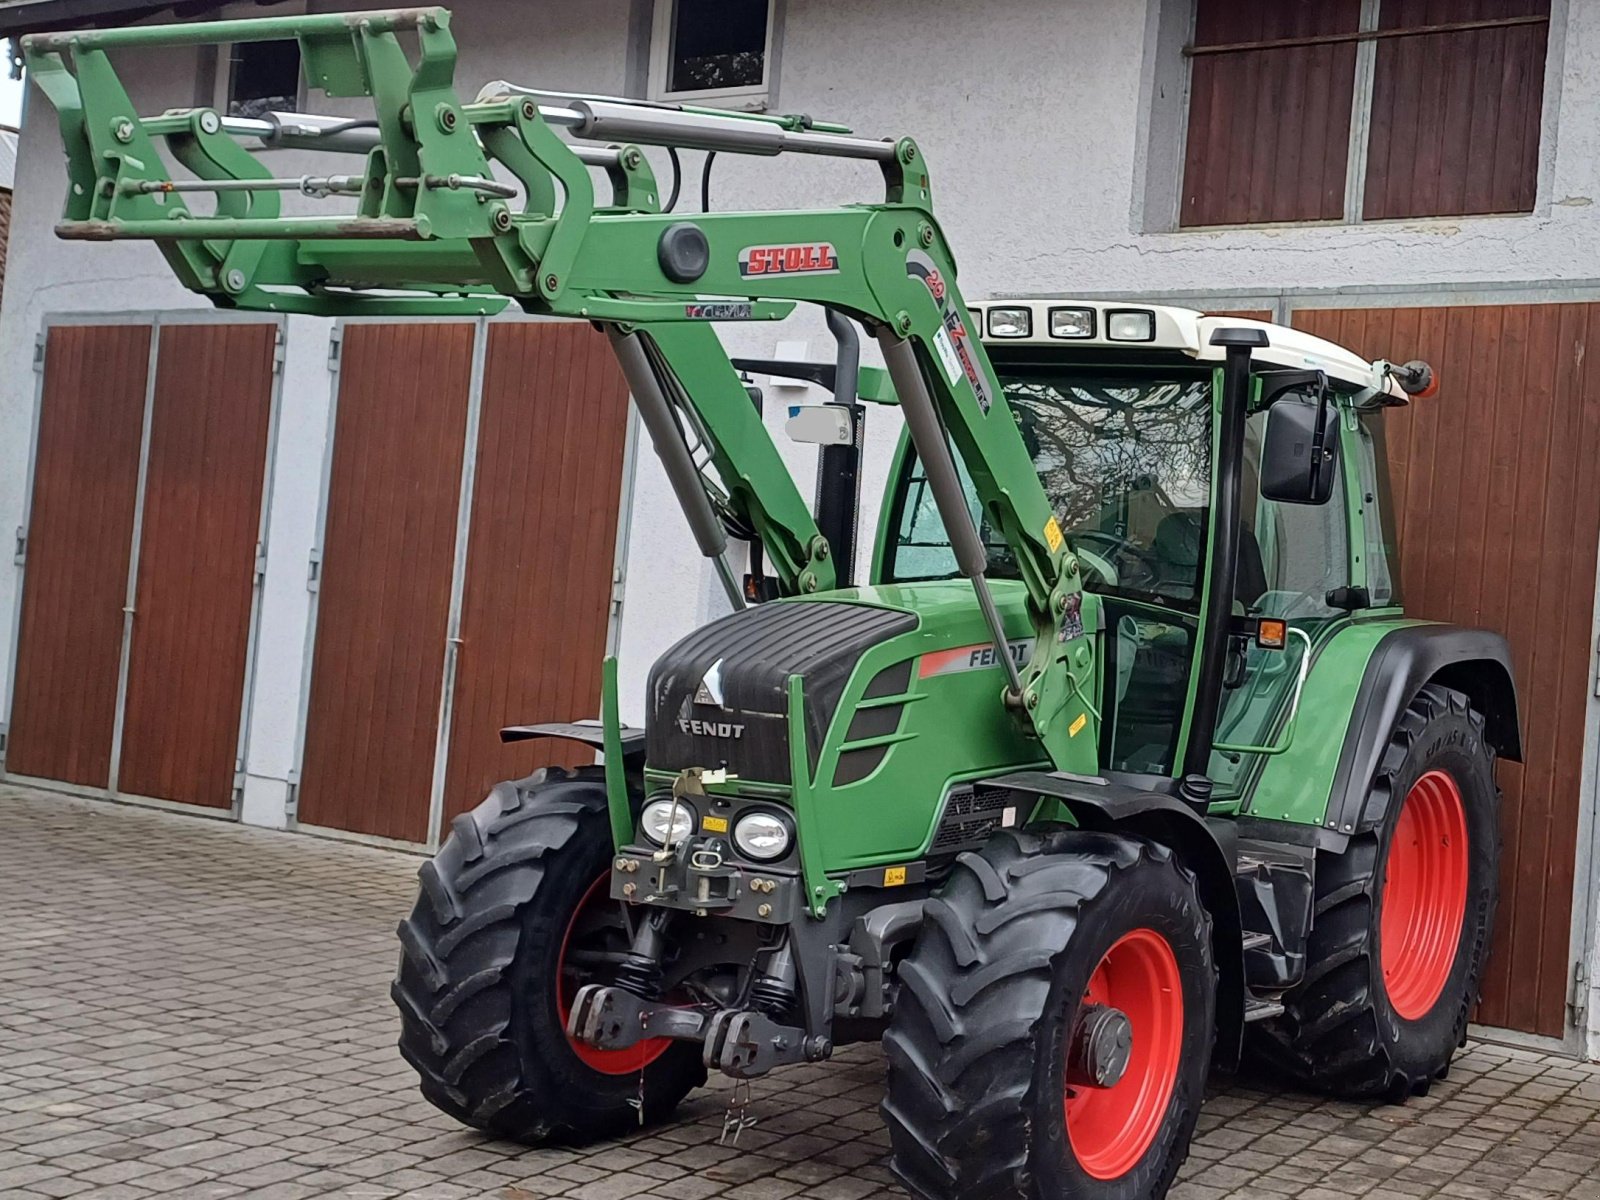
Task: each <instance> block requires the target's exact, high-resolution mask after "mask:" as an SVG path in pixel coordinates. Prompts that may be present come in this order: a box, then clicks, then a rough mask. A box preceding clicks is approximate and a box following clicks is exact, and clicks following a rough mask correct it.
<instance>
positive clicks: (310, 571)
mask: <svg viewBox="0 0 1600 1200" xmlns="http://www.w3.org/2000/svg"><path fill="white" fill-rule="evenodd" d="M321 585H322V551H321V550H313V551H312V552H311V564H310V566H309V567H308V568H307V569H306V591H308V592H314V591H316V590H317V588H319V587H320V586H321Z"/></svg>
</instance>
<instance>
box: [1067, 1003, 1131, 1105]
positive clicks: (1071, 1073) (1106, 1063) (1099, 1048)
mask: <svg viewBox="0 0 1600 1200" xmlns="http://www.w3.org/2000/svg"><path fill="white" fill-rule="evenodd" d="M1132 1054H1133V1023H1132V1022H1131V1021H1129V1020H1128V1014H1127V1013H1125V1012H1123V1011H1122V1010H1121V1009H1120V1008H1112V1007H1111V1006H1110V1005H1108V1004H1085V1005H1084V1006H1083V1008H1082V1009H1081V1010H1080V1011H1079V1013H1078V1021H1077V1024H1076V1025H1074V1026H1073V1029H1072V1041H1071V1044H1070V1045H1069V1046H1068V1047H1067V1083H1068V1084H1070V1085H1071V1086H1073V1087H1091V1088H1110V1087H1116V1086H1117V1084H1119V1083H1121V1082H1122V1077H1123V1075H1125V1074H1126V1073H1127V1070H1128V1060H1129V1059H1130V1058H1131V1057H1132Z"/></svg>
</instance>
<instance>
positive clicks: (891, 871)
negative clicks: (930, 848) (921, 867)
mask: <svg viewBox="0 0 1600 1200" xmlns="http://www.w3.org/2000/svg"><path fill="white" fill-rule="evenodd" d="M905 881H906V869H905V868H904V867H885V868H884V869H883V886H884V887H899V886H900V885H901V884H903V883H904V882H905Z"/></svg>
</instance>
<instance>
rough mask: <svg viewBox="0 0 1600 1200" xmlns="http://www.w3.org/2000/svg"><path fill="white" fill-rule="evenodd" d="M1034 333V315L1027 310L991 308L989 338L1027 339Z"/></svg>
mask: <svg viewBox="0 0 1600 1200" xmlns="http://www.w3.org/2000/svg"><path fill="white" fill-rule="evenodd" d="M1032 332H1033V313H1032V312H1030V311H1029V310H1028V309H1026V308H991V309H990V310H989V336H990V337H996V338H1025V337H1027V336H1028V335H1029V334H1031V333H1032Z"/></svg>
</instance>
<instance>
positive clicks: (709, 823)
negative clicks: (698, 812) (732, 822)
mask: <svg viewBox="0 0 1600 1200" xmlns="http://www.w3.org/2000/svg"><path fill="white" fill-rule="evenodd" d="M700 832H701V833H727V832H728V818H727V817H702V818H701V820H700Z"/></svg>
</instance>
